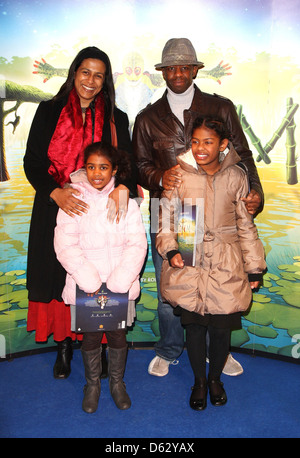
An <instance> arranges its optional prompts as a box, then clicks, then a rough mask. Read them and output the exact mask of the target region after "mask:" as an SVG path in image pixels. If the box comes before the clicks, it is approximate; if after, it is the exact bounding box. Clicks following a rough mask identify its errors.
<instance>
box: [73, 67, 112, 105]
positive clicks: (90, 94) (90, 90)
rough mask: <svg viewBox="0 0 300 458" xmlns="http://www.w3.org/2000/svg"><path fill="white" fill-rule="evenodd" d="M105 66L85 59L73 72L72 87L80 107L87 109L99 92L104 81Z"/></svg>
mask: <svg viewBox="0 0 300 458" xmlns="http://www.w3.org/2000/svg"><path fill="white" fill-rule="evenodd" d="M105 70H106V67H105V64H104V62H102V60H99V59H85V60H83V61H82V62H81V65H80V67H78V69H77V70H76V72H75V79H74V86H75V89H76V92H77V94H78V96H79V98H80V105H81V106H82V107H88V106H89V104H90V103H91V102H92V101H93V100H94V98H95V97H96V95H97V94H99V92H100V91H101V89H102V87H103V85H104V80H105Z"/></svg>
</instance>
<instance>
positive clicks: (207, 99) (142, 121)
mask: <svg viewBox="0 0 300 458" xmlns="http://www.w3.org/2000/svg"><path fill="white" fill-rule="evenodd" d="M198 116H217V117H220V118H221V119H223V120H224V121H225V122H226V125H227V128H228V129H229V131H230V132H231V134H232V143H233V146H234V148H235V150H236V151H237V153H238V154H239V156H240V158H241V160H242V162H243V163H244V164H245V166H246V167H247V169H248V175H249V180H250V186H251V189H255V190H256V191H257V192H259V194H260V196H261V200H262V202H263V190H262V186H261V183H260V179H259V176H258V173H257V169H256V166H255V163H254V159H253V156H252V153H251V151H250V149H249V146H248V143H247V140H246V137H245V135H244V132H243V130H242V127H241V125H240V122H239V119H238V116H237V113H236V110H235V108H234V105H233V103H232V102H231V101H230V100H229V99H226V98H224V97H220V96H218V95H216V94H214V95H211V94H206V93H204V92H201V91H200V89H199V88H198V87H197V86H196V85H195V95H194V98H193V102H192V105H191V107H190V108H189V109H188V110H185V111H184V126H183V125H182V124H181V122H180V121H179V120H178V119H177V117H176V116H175V115H174V114H173V113H172V111H171V108H170V105H169V103H168V100H167V91H166V92H165V93H164V95H163V96H162V97H161V99H159V100H158V101H157V102H155V103H154V104H153V105H149V106H147V107H146V108H145V109H144V110H142V111H141V112H140V113H139V114H138V116H137V118H136V121H135V125H134V131H133V149H134V154H135V158H136V162H137V167H138V171H139V176H138V183H139V184H140V185H141V186H142V187H144V188H145V189H148V190H149V191H150V196H151V197H159V196H160V194H161V193H162V191H163V189H162V187H161V186H160V184H159V183H160V180H161V178H162V176H163V173H164V172H165V170H168V169H169V168H171V167H173V166H174V165H176V163H177V162H176V157H177V156H178V154H180V153H182V152H183V151H186V150H188V149H189V147H190V139H191V133H192V125H193V122H194V120H195V119H196V118H197V117H198ZM262 206H263V205H262ZM262 206H261V209H262Z"/></svg>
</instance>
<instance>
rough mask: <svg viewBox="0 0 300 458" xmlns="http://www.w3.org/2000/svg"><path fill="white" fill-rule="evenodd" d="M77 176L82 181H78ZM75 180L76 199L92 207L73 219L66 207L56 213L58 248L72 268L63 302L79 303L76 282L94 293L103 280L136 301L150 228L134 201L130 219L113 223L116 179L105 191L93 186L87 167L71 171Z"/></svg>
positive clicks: (62, 260) (68, 268) (59, 255)
mask: <svg viewBox="0 0 300 458" xmlns="http://www.w3.org/2000/svg"><path fill="white" fill-rule="evenodd" d="M74 176H75V178H74ZM78 177H79V178H80V179H83V181H80V182H78V183H77V182H76V183H74V181H77V180H78ZM71 179H72V182H73V184H72V186H73V187H74V188H76V189H78V190H79V191H80V192H81V196H77V197H78V198H79V199H81V200H83V201H84V202H86V203H87V204H88V205H89V206H90V208H89V210H88V212H87V213H84V214H82V216H77V215H76V216H75V217H71V216H68V215H67V214H66V213H65V212H64V211H62V210H59V212H58V215H57V226H56V228H55V233H54V249H55V252H56V255H57V259H58V260H59V262H60V263H61V264H62V266H63V267H64V269H65V270H66V271H67V276H66V284H65V287H64V290H63V293H62V298H63V300H64V302H65V303H66V304H75V292H76V284H78V286H79V287H80V289H82V290H83V291H85V292H87V293H92V292H95V291H97V290H98V288H99V287H100V286H101V284H102V283H104V282H106V284H107V287H108V288H109V289H110V290H111V291H113V292H119V293H124V292H127V291H129V299H130V300H133V299H136V298H137V296H138V295H139V292H140V284H139V273H140V271H141V268H142V266H143V263H144V260H145V256H146V251H147V239H146V234H145V228H144V225H143V221H142V217H141V212H140V209H139V207H138V205H137V203H136V201H135V200H132V199H129V203H128V212H127V215H126V217H125V218H121V220H120V221H119V223H118V224H117V223H116V222H113V223H110V222H109V221H108V219H107V208H106V205H107V201H108V195H109V194H110V192H111V191H112V190H113V189H114V178H112V179H111V181H110V182H109V183H108V184H107V186H106V187H105V188H104V189H103V190H102V191H98V190H97V189H95V188H93V187H92V186H91V185H90V184H89V182H88V181H87V179H86V175H85V172H84V171H83V170H82V169H81V170H80V171H78V172H75V174H72V175H71Z"/></svg>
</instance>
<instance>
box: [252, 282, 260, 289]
mask: <svg viewBox="0 0 300 458" xmlns="http://www.w3.org/2000/svg"><path fill="white" fill-rule="evenodd" d="M259 284H260V282H259V281H250V286H251V289H258V288H259Z"/></svg>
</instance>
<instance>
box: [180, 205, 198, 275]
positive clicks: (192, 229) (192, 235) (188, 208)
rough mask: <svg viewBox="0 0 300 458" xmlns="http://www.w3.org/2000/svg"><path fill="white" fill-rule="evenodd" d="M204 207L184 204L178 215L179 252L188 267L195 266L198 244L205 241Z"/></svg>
mask: <svg viewBox="0 0 300 458" xmlns="http://www.w3.org/2000/svg"><path fill="white" fill-rule="evenodd" d="M202 222H203V205H187V204H183V205H182V207H181V211H180V212H179V215H178V231H177V242H178V250H179V251H180V254H181V257H182V259H183V261H184V264H185V265H186V266H193V267H194V266H195V262H196V250H197V244H199V243H201V242H202V240H203V223H202Z"/></svg>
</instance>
